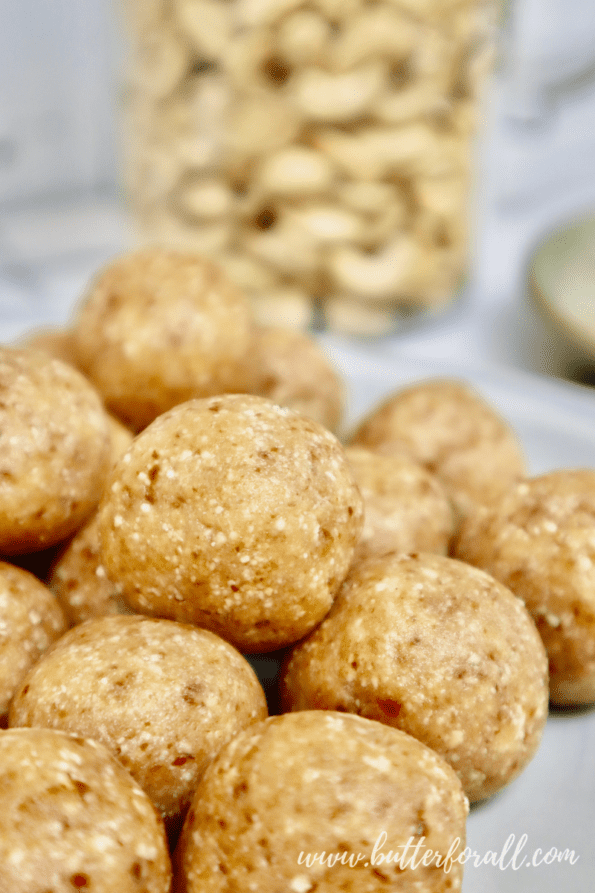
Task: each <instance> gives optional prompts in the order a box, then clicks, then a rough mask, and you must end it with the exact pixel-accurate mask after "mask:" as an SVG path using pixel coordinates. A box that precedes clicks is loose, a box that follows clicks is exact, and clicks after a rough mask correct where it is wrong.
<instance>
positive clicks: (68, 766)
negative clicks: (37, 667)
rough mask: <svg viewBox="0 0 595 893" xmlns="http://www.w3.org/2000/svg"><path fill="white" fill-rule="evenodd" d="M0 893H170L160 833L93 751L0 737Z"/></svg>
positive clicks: (127, 785) (119, 773) (92, 746)
mask: <svg viewBox="0 0 595 893" xmlns="http://www.w3.org/2000/svg"><path fill="white" fill-rule="evenodd" d="M0 790H2V810H1V811H0V866H1V875H0V878H1V888H2V891H3V893H4V891H6V893H48V891H50V890H51V891H52V893H73V891H75V890H89V893H91V891H93V893H114V891H116V890H117V891H118V893H140V891H141V890H143V891H145V893H169V889H170V883H171V864H170V860H169V855H168V852H167V845H166V840H165V834H164V830H163V826H162V824H161V822H160V821H159V819H158V818H157V816H156V814H155V810H154V809H153V807H152V805H151V802H150V800H149V798H148V797H147V796H146V794H145V793H144V792H143V791H142V790H141V789H140V787H139V786H138V785H137V784H136V782H135V781H134V780H133V779H132V777H131V776H130V775H129V773H128V772H127V771H126V770H125V769H123V768H122V766H121V765H120V764H119V763H118V762H117V761H116V760H115V759H114V758H113V757H112V756H111V755H110V754H109V753H108V751H107V750H106V749H105V747H103V745H101V744H98V743H96V742H95V741H89V740H84V739H83V738H78V737H74V736H72V735H67V734H65V733H64V732H58V731H54V730H50V729H8V730H5V731H3V732H0Z"/></svg>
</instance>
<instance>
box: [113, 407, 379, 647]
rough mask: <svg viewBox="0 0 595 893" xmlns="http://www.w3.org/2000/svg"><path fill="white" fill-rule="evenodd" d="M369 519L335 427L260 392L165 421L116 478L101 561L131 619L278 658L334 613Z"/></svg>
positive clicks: (137, 444)
mask: <svg viewBox="0 0 595 893" xmlns="http://www.w3.org/2000/svg"><path fill="white" fill-rule="evenodd" d="M362 515H363V508H362V501H361V496H360V493H359V490H358V489H357V486H356V484H355V482H354V480H353V477H352V474H351V471H350V469H349V466H348V463H347V459H346V457H345V451H344V449H343V447H342V446H341V445H340V443H339V442H338V441H337V440H336V438H335V437H334V436H333V435H332V434H331V433H330V432H329V431H327V430H326V429H325V428H324V427H322V426H321V425H319V424H317V423H316V422H314V421H312V420H311V419H308V418H307V417H306V416H302V415H299V414H298V413H295V412H293V411H292V410H289V409H287V408H281V407H279V406H277V405H276V404H274V403H271V402H270V401H269V400H266V399H264V398H261V397H256V396H253V395H239V394H235V395H234V394H232V395H223V396H220V397H212V398H207V399H203V400H193V401H188V402H187V403H184V404H182V405H180V406H177V407H175V408H174V409H172V410H171V411H170V412H168V413H165V414H164V415H162V416H161V417H160V418H158V419H156V420H155V422H153V424H152V425H150V426H149V428H147V429H146V430H145V431H143V432H142V433H141V434H139V435H138V436H137V437H136V439H135V441H134V442H133V444H132V446H131V447H130V449H129V450H128V452H127V453H126V455H125V456H124V457H123V459H122V461H121V462H120V463H118V465H117V466H116V468H115V469H114V472H113V474H112V479H111V484H110V486H109V487H108V488H107V490H106V494H105V497H104V500H103V503H102V506H101V508H100V517H101V521H100V530H101V540H102V544H103V563H104V566H105V568H106V571H107V573H108V576H111V578H112V579H113V580H117V581H118V582H119V583H121V584H122V586H123V592H124V597H125V598H126V600H127V601H128V603H129V604H130V606H131V607H132V608H133V609H135V610H137V611H140V612H141V613H149V614H154V615H158V616H162V617H169V618H171V619H173V620H182V621H187V622H191V623H196V624H198V625H199V626H204V627H206V628H207V629H211V630H213V631H214V632H216V633H218V634H219V635H221V636H222V637H223V638H225V639H228V640H229V641H230V642H232V643H233V644H235V645H236V646H237V647H238V648H239V649H240V650H241V651H246V652H255V651H272V650H274V649H276V648H280V647H282V646H284V645H287V644H289V643H291V642H296V641H297V640H298V639H300V638H301V637H302V636H304V635H305V634H306V633H307V632H309V631H310V630H311V629H312V628H313V627H314V626H315V625H316V624H317V623H319V622H320V620H322V618H323V617H324V615H325V614H326V613H327V611H328V610H329V608H330V606H331V603H332V600H333V597H334V594H335V592H336V590H337V588H338V587H339V585H340V583H341V582H342V580H343V578H344V577H345V575H346V574H347V570H348V568H349V564H350V563H351V559H352V557H353V553H354V549H355V545H356V542H357V540H358V538H359V535H360V532H361V527H362Z"/></svg>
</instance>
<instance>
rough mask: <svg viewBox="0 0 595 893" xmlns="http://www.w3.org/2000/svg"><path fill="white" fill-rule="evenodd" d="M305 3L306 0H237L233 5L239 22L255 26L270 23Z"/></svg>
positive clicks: (246, 25)
mask: <svg viewBox="0 0 595 893" xmlns="http://www.w3.org/2000/svg"><path fill="white" fill-rule="evenodd" d="M303 4H304V0H237V2H236V3H234V4H233V5H234V7H235V9H234V14H235V15H236V17H237V22H238V24H239V25H240V26H242V27H247V28H255V27H257V26H259V25H270V24H272V23H273V22H276V21H278V20H279V19H280V18H282V17H283V16H285V15H287V14H288V13H290V12H292V10H294V9H297V8H298V7H299V6H303Z"/></svg>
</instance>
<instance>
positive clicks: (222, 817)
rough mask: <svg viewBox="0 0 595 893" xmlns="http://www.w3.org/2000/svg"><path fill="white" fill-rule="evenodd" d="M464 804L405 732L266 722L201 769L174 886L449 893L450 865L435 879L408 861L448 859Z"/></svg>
mask: <svg viewBox="0 0 595 893" xmlns="http://www.w3.org/2000/svg"><path fill="white" fill-rule="evenodd" d="M467 808H468V804H467V801H466V798H465V796H464V795H463V792H462V790H461V786H460V783H459V781H458V779H457V777H456V775H455V774H454V772H452V770H451V769H450V767H449V766H447V765H446V763H445V762H444V761H443V760H442V759H441V758H440V757H439V756H438V755H437V754H435V753H433V752H432V751H431V750H429V748H427V747H424V745H423V744H420V742H419V741H416V740H415V739H413V738H411V737H410V736H409V735H405V734H403V733H402V732H399V731H397V730H396V729H390V728H388V727H387V726H383V725H381V724H380V723H377V722H372V721H371V720H367V719H363V718H361V717H359V716H349V715H346V714H339V713H330V712H322V711H306V712H303V713H296V714H285V715H283V716H275V717H271V718H270V719H267V720H265V721H264V722H262V723H258V724H257V725H255V726H253V727H252V728H250V729H246V730H245V731H244V732H242V733H240V735H238V736H237V737H236V738H235V739H234V740H233V741H232V742H231V743H230V744H229V745H228V746H227V747H226V748H225V749H224V750H223V751H222V752H221V753H220V754H219V756H218V757H217V759H216V760H215V761H214V762H213V763H212V764H211V766H209V768H208V769H207V771H206V772H205V774H204V776H203V778H202V781H201V782H200V784H199V786H198V788H197V791H196V794H195V796H194V800H193V803H192V806H191V809H190V811H189V813H188V816H187V818H186V822H185V825H184V829H183V831H182V836H181V839H180V842H179V845H178V849H177V851H176V862H177V866H176V871H175V881H174V890H175V893H231V891H232V890H258V891H259V893H276V891H278V890H286V891H290V893H307V891H309V890H312V891H313V890H316V891H320V893H339V891H341V893H376V891H378V890H380V889H385V888H386V889H387V890H389V889H390V890H397V889H398V890H402V891H403V893H413V891H419V890H423V891H427V893H439V891H447V890H448V891H450V893H455V891H458V890H460V889H461V877H462V866H461V865H460V864H458V863H457V862H456V861H455V862H454V864H450V863H449V867H450V870H449V871H446V870H445V868H444V866H441V867H438V865H436V860H434V861H433V862H432V858H433V857H432V856H430V858H429V859H428V863H429V864H426V865H423V864H422V865H417V864H416V866H415V867H413V866H412V864H411V859H410V857H411V854H412V849H414V848H415V846H416V845H417V844H420V852H418V855H419V858H420V859H421V858H422V856H424V855H425V854H426V853H427V851H429V850H433V852H434V853H435V854H439V855H441V856H442V857H445V856H446V855H447V854H448V853H450V856H451V858H452V859H453V860H456V858H457V856H458V855H459V854H460V853H461V852H462V851H463V848H464V846H465V819H466V815H467ZM408 843H409V851H408V856H409V862H407V851H405V852H404V848H405V847H406V846H407V844H408ZM389 851H391V852H392V858H391V857H389ZM420 854H421V855H420ZM395 855H396V857H397V858H396V860H395ZM401 855H404V859H403V861H402V863H401V864H400V863H399V861H398V859H399V857H400V856H401ZM383 856H384V859H383ZM329 857H330V858H329ZM387 857H388V858H387Z"/></svg>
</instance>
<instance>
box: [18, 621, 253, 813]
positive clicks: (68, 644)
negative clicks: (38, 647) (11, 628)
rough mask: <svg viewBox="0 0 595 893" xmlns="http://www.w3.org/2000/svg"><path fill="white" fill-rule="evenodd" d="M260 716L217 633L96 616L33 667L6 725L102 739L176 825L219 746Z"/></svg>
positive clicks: (242, 669)
mask: <svg viewBox="0 0 595 893" xmlns="http://www.w3.org/2000/svg"><path fill="white" fill-rule="evenodd" d="M266 715H267V708H266V702H265V697H264V692H263V691H262V688H261V687H260V683H259V682H258V679H257V677H256V674H255V673H254V671H253V669H252V667H251V666H250V665H249V663H248V662H247V660H246V659H245V658H244V657H242V655H241V654H239V653H238V652H237V651H236V650H235V649H234V648H233V647H232V646H231V645H229V644H228V643H227V642H224V641H223V640H222V639H220V638H219V637H218V636H215V635H214V634H213V633H210V632H208V631H207V630H203V629H197V628H195V627H191V626H186V625H184V624H179V623H173V622H172V621H170V620H153V619H150V618H148V617H102V618H98V619H96V620H91V621H89V622H87V623H84V624H81V625H80V626H77V627H75V628H74V629H72V630H70V631H69V632H68V633H67V634H66V635H65V636H63V637H62V639H61V640H60V641H59V642H57V643H56V645H55V647H54V648H53V649H51V651H49V652H48V653H47V654H46V655H45V656H44V658H43V659H42V660H40V661H39V662H38V663H37V664H36V665H35V667H33V669H32V671H31V672H30V673H29V674H28V675H27V677H26V678H25V679H24V681H23V684H22V685H21V687H20V688H19V690H18V691H17V693H16V695H15V697H14V699H13V702H12V705H11V711H10V717H9V722H10V725H11V726H13V727H14V726H43V727H48V728H55V729H63V730H64V731H67V732H74V733H77V734H79V735H83V736H85V737H89V738H94V739H96V740H98V741H101V742H102V743H103V744H105V745H106V746H107V747H108V748H109V750H110V751H111V752H112V753H113V754H114V756H116V757H117V758H118V759H119V761H120V762H121V763H122V764H123V765H124V766H125V767H126V768H127V769H128V770H129V771H130V773H131V774H132V776H133V777H134V778H135V779H136V781H137V782H138V783H139V784H140V785H141V787H142V788H143V790H145V791H146V793H147V794H148V795H149V797H150V798H151V801H152V802H153V804H154V805H155V807H156V808H157V810H158V811H159V813H160V814H161V815H162V816H163V817H164V818H165V819H172V820H173V819H177V818H179V817H180V816H181V815H183V813H184V812H185V810H186V808H187V806H188V803H189V801H190V797H191V795H192V792H193V790H194V788H195V787H196V783H197V781H198V779H199V778H200V776H201V774H202V773H203V771H204V769H205V767H206V766H207V765H208V763H209V762H210V761H211V760H212V759H213V757H214V756H215V754H216V753H217V752H218V751H219V750H220V748H221V747H222V746H223V745H224V744H225V743H226V742H227V741H229V740H230V739H231V738H232V737H233V736H234V735H235V734H237V732H239V731H240V729H243V728H244V727H245V726H247V725H249V724H250V723H253V722H255V721H256V720H260V719H263V718H264V717H265V716H266Z"/></svg>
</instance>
